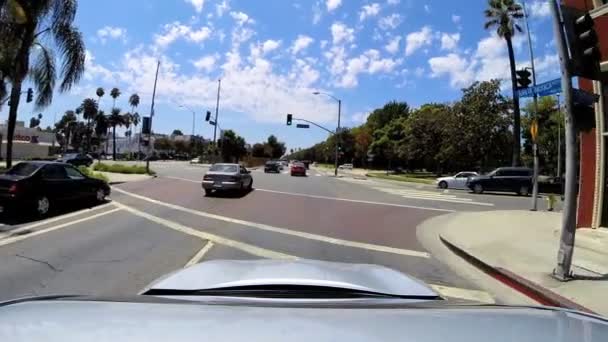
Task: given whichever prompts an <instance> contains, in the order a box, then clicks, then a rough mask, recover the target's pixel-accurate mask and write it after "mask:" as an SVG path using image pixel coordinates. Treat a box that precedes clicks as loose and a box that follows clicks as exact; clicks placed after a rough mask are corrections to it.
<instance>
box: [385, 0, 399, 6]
mask: <svg viewBox="0 0 608 342" xmlns="http://www.w3.org/2000/svg"><path fill="white" fill-rule="evenodd" d="M386 3H387V4H389V5H398V4H399V0H387V1H386Z"/></svg>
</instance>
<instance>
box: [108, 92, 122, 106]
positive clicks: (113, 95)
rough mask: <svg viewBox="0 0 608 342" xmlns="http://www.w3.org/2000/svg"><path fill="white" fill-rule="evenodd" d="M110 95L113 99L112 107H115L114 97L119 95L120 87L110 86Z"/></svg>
mask: <svg viewBox="0 0 608 342" xmlns="http://www.w3.org/2000/svg"><path fill="white" fill-rule="evenodd" d="M110 96H111V97H112V98H113V99H114V103H113V104H112V108H116V99H117V98H118V97H119V96H120V89H118V88H112V90H110Z"/></svg>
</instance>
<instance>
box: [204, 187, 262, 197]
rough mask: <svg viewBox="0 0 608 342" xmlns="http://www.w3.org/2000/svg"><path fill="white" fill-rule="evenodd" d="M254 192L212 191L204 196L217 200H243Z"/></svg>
mask: <svg viewBox="0 0 608 342" xmlns="http://www.w3.org/2000/svg"><path fill="white" fill-rule="evenodd" d="M253 191H255V189H251V190H246V191H214V192H212V193H211V194H209V195H205V197H217V198H243V197H245V196H247V195H249V193H251V192H253Z"/></svg>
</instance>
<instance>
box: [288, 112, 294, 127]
mask: <svg viewBox="0 0 608 342" xmlns="http://www.w3.org/2000/svg"><path fill="white" fill-rule="evenodd" d="M292 119H293V115H292V114H287V126H291V121H292Z"/></svg>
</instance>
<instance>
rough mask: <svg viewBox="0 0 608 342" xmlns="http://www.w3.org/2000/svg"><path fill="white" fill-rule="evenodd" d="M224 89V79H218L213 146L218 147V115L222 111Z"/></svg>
mask: <svg viewBox="0 0 608 342" xmlns="http://www.w3.org/2000/svg"><path fill="white" fill-rule="evenodd" d="M221 87H222V79H221V78H220V79H218V80H217V101H216V103H215V120H213V121H215V125H214V126H213V145H217V144H216V137H217V114H218V113H219V109H220V89H221Z"/></svg>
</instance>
